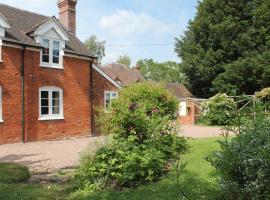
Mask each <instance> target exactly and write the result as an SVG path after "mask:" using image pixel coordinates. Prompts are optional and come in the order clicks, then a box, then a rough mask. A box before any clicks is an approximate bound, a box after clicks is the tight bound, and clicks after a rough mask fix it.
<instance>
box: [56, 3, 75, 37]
mask: <svg viewBox="0 0 270 200" xmlns="http://www.w3.org/2000/svg"><path fill="white" fill-rule="evenodd" d="M57 5H58V8H59V21H60V23H61V24H62V25H63V26H64V27H65V28H66V29H67V30H68V32H70V33H72V34H74V35H76V5H77V0H58V2H57Z"/></svg>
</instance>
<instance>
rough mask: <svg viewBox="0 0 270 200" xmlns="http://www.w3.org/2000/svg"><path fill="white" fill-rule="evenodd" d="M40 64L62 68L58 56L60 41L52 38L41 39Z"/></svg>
mask: <svg viewBox="0 0 270 200" xmlns="http://www.w3.org/2000/svg"><path fill="white" fill-rule="evenodd" d="M42 46H43V49H42V56H41V66H43V67H52V68H62V66H61V58H60V51H61V49H60V46H61V45H60V41H58V40H54V39H48V38H44V39H42Z"/></svg>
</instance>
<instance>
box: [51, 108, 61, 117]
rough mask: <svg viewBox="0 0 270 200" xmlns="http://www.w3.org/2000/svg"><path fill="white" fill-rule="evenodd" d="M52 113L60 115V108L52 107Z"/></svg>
mask: <svg viewBox="0 0 270 200" xmlns="http://www.w3.org/2000/svg"><path fill="white" fill-rule="evenodd" d="M52 113H53V114H54V115H58V114H60V107H52Z"/></svg>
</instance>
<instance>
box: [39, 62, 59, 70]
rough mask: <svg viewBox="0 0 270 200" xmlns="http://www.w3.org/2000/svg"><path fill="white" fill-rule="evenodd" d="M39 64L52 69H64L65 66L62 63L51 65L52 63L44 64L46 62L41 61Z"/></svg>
mask: <svg viewBox="0 0 270 200" xmlns="http://www.w3.org/2000/svg"><path fill="white" fill-rule="evenodd" d="M39 66H40V67H44V68H51V69H64V67H62V66H60V65H50V64H44V63H41V64H40V65H39Z"/></svg>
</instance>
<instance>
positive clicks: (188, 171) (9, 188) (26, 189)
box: [0, 138, 219, 200]
mask: <svg viewBox="0 0 270 200" xmlns="http://www.w3.org/2000/svg"><path fill="white" fill-rule="evenodd" d="M190 144H191V148H192V149H191V151H190V153H188V154H187V155H186V156H185V158H184V161H185V162H187V166H186V168H185V170H184V171H183V174H182V175H181V181H180V183H181V188H182V189H180V188H179V187H177V186H176V184H175V183H174V182H175V173H174V172H171V173H169V174H167V175H166V177H164V178H163V179H162V180H161V181H159V182H157V183H152V184H148V185H144V186H141V187H139V188H134V189H126V190H124V191H121V192H116V191H103V192H97V193H92V194H88V195H86V196H84V197H83V196H81V195H80V196H78V195H77V196H74V194H71V195H70V191H68V190H67V187H69V186H65V185H31V184H26V183H17V184H1V183H0V199H5V200H32V199H33V200H54V199H78V200H88V199H89V200H126V199H128V200H164V199H165V200H167V199H169V200H181V199H187V198H186V197H185V196H184V195H183V194H182V192H181V191H184V193H185V195H186V196H187V197H188V199H192V200H194V199H196V200H200V199H207V200H211V199H215V198H216V196H217V195H218V193H219V188H218V185H217V183H216V179H215V173H214V172H215V171H214V169H213V168H212V167H211V165H210V164H209V163H208V162H207V161H206V160H205V157H206V156H208V155H209V154H211V152H213V151H215V150H217V149H219V144H218V143H217V138H210V139H198V140H191V141H190ZM0 174H1V170H0Z"/></svg>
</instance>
